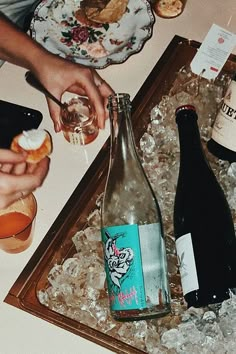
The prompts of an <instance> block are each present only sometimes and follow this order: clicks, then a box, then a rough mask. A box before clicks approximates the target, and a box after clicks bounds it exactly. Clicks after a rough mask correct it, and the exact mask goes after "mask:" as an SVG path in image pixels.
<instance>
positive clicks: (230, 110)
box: [207, 73, 236, 162]
mask: <svg viewBox="0 0 236 354" xmlns="http://www.w3.org/2000/svg"><path fill="white" fill-rule="evenodd" d="M207 148H208V150H209V151H210V152H211V153H212V154H213V155H215V156H216V157H218V158H219V159H221V160H226V161H229V162H235V161H236V73H235V74H234V76H233V78H232V81H231V82H230V85H229V87H228V89H227V91H226V94H225V97H224V99H223V102H222V104H221V107H220V110H219V112H218V114H217V116H216V119H215V123H214V125H213V129H212V137H211V139H210V140H209V141H208V143H207Z"/></svg>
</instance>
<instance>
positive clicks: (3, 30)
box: [0, 13, 113, 132]
mask: <svg viewBox="0 0 236 354" xmlns="http://www.w3.org/2000/svg"><path fill="white" fill-rule="evenodd" d="M0 58H1V59H3V60H5V61H9V62H10V63H12V64H15V65H19V66H21V67H24V68H26V69H28V70H30V71H32V72H33V73H34V74H35V76H36V77H38V79H39V80H40V81H41V83H42V84H43V85H44V86H45V87H46V88H47V89H48V91H50V92H52V94H54V95H55V96H56V97H57V98H58V99H59V100H61V96H62V95H63V93H64V92H66V91H69V92H72V93H75V94H79V95H86V96H88V97H89V99H90V101H91V102H92V104H93V105H94V107H95V110H96V112H97V116H98V122H99V127H100V128H104V123H105V119H106V117H107V112H106V104H107V97H108V96H109V95H110V94H112V93H113V91H112V89H111V87H110V86H109V85H108V84H107V83H106V82H104V81H103V80H102V79H101V77H100V76H99V75H98V73H97V72H96V71H95V70H93V69H91V68H88V67H85V66H83V65H80V64H74V63H72V62H69V61H67V60H65V59H62V58H59V57H58V56H56V55H54V54H51V53H49V52H48V51H47V50H45V49H44V48H43V47H42V46H41V45H39V44H38V43H36V42H35V41H34V40H32V39H31V38H30V37H29V36H28V35H27V34H25V33H24V32H22V31H21V30H19V29H18V28H17V27H16V26H14V25H13V24H12V23H11V22H10V21H8V20H7V19H6V18H5V17H4V16H3V15H2V14H1V13H0ZM47 101H48V106H49V112H50V115H51V118H52V120H53V122H54V129H55V131H56V132H58V131H60V130H61V125H60V121H59V114H60V109H59V107H58V106H57V105H56V104H55V103H54V102H52V101H51V100H49V99H47Z"/></svg>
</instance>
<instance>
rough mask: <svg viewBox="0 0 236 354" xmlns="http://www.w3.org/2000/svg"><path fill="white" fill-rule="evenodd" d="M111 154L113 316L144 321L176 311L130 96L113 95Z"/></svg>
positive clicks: (108, 250) (108, 226) (107, 209)
mask: <svg viewBox="0 0 236 354" xmlns="http://www.w3.org/2000/svg"><path fill="white" fill-rule="evenodd" d="M108 108H109V111H110V123H111V152H110V165H109V173H108V177H107V183H106V188H105V193H104V198H103V205H102V218H101V219H102V225H101V226H102V241H103V245H104V259H105V269H106V275H107V285H108V292H109V299H110V308H111V314H112V316H113V317H114V318H115V319H116V320H123V321H129V320H139V319H144V318H149V317H155V316H161V315H164V314H166V313H168V312H169V311H170V292H169V284H168V272H167V262H166V250H165V243H164V236H163V226H162V219H161V213H160V209H159V206H158V203H157V200H156V197H155V195H154V192H153V190H152V188H151V185H150V183H149V181H148V179H147V177H146V175H145V172H144V170H143V168H142V165H141V162H140V160H139V157H138V154H137V151H136V148H135V143H134V138H133V131H132V125H131V117H130V116H131V103H130V98H129V95H128V94H116V95H113V96H110V97H109V103H108Z"/></svg>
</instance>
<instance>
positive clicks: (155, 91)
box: [4, 36, 236, 353]
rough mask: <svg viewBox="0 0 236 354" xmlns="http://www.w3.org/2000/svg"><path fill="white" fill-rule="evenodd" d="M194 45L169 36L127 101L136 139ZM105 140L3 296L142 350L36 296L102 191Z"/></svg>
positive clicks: (114, 346) (104, 342)
mask: <svg viewBox="0 0 236 354" xmlns="http://www.w3.org/2000/svg"><path fill="white" fill-rule="evenodd" d="M199 46H200V43H198V42H195V41H190V40H187V39H185V38H182V37H179V36H175V37H174V38H173V40H172V41H171V42H170V44H169V45H168V47H167V48H166V50H165V52H164V54H163V55H162V57H161V58H160V60H159V61H158V62H157V64H156V65H155V67H154V69H153V70H152V72H151V73H150V75H149V76H148V78H147V79H146V81H145V83H144V84H143V86H142V87H141V88H140V90H139V92H138V93H137V95H136V96H135V98H134V100H133V103H132V106H133V110H132V122H133V129H134V135H135V140H136V143H137V145H138V142H139V139H140V138H141V136H142V135H143V133H144V132H145V131H146V128H147V124H148V123H149V117H150V115H149V113H150V111H151V109H152V108H153V107H154V106H155V105H156V104H157V103H158V102H159V101H160V100H161V98H162V96H163V95H165V94H167V93H168V92H169V90H170V88H171V86H172V84H173V82H174V80H175V78H176V73H177V72H178V71H179V69H180V68H181V67H182V66H184V65H187V64H189V63H190V62H191V60H192V58H193V57H194V55H195V53H196V51H197V48H198V47H199ZM223 70H224V71H226V72H232V71H234V70H236V56H233V55H231V56H230V58H229V60H228V61H227V63H226V65H225V66H224V69H223ZM109 145H110V141H109V139H108V140H107V142H106V143H105V144H104V146H103V147H102V149H101V150H100V152H99V153H98V155H97V157H96V159H95V160H94V162H93V163H92V165H91V166H90V168H89V169H88V171H87V173H86V174H85V176H84V177H83V179H82V180H81V182H80V183H79V185H78V186H77V188H76V189H75V191H74V192H73V194H72V196H71V197H70V199H69V200H68V202H67V203H66V205H65V206H64V208H63V210H62V211H61V213H60V214H59V215H58V217H57V219H56V220H55V222H54V223H53V225H52V226H51V228H50V230H49V231H48V233H47V234H46V236H45V238H44V239H43V241H42V242H41V244H40V245H39V247H38V249H37V250H36V252H35V253H34V255H33V256H32V258H31V259H30V261H29V262H28V264H27V265H26V267H25V268H24V270H23V271H22V273H21V274H20V276H19V277H18V279H17V280H16V282H15V284H14V285H13V286H12V288H11V290H10V291H9V293H8V295H7V296H6V298H5V300H4V301H5V302H6V303H8V304H11V305H13V306H15V307H17V308H19V309H22V310H24V311H27V312H29V313H31V314H32V315H34V316H38V317H40V318H42V319H44V320H46V321H48V322H51V323H53V324H54V325H56V326H59V327H62V328H63V329H65V330H68V331H71V332H73V333H74V334H76V335H79V336H82V337H84V338H86V339H88V340H90V341H93V342H95V343H97V344H99V345H101V346H104V347H106V348H108V349H110V350H113V351H114V352H118V353H144V352H143V351H141V350H139V349H136V348H134V347H132V346H130V345H128V344H126V343H124V342H121V341H119V340H117V339H115V338H112V337H111V336H108V335H106V334H104V333H102V332H99V331H97V330H94V329H93V328H91V327H89V326H86V325H84V324H82V323H80V322H77V321H75V320H72V319H70V318H68V317H65V316H63V315H60V314H59V313H57V312H54V311H52V310H50V309H48V308H47V307H45V306H44V305H42V304H41V303H40V302H39V301H38V298H37V296H36V292H37V289H42V288H44V286H46V284H47V275H48V273H49V271H50V269H51V268H52V267H53V265H55V264H60V263H62V262H63V261H64V260H65V259H66V258H68V257H70V256H72V255H73V254H74V253H75V248H74V245H73V243H72V240H71V238H72V236H73V235H74V234H75V232H76V231H77V230H80V229H81V230H82V229H84V228H85V227H86V224H87V216H88V215H89V214H90V213H91V212H92V211H93V210H94V208H95V201H96V199H97V197H98V196H99V195H100V194H101V193H102V192H103V191H104V186H105V180H106V176H107V169H108V163H109Z"/></svg>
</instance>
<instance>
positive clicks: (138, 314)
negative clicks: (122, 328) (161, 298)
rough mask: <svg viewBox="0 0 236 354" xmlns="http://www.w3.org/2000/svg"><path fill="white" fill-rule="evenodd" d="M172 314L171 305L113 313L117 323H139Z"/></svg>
mask: <svg viewBox="0 0 236 354" xmlns="http://www.w3.org/2000/svg"><path fill="white" fill-rule="evenodd" d="M170 312H171V306H170V304H165V305H158V306H153V307H151V308H146V309H142V310H127V311H111V315H112V317H113V318H114V319H115V320H116V321H124V322H126V321H138V320H145V319H150V318H156V317H163V316H164V315H167V314H168V313H170Z"/></svg>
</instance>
